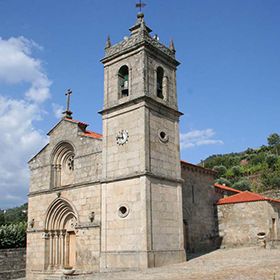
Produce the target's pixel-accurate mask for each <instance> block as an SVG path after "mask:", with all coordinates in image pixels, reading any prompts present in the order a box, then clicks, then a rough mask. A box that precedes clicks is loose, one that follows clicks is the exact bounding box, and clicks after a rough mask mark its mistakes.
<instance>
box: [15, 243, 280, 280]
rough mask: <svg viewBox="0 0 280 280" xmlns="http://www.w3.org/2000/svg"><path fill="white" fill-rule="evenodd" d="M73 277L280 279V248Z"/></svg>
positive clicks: (90, 279)
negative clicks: (142, 268)
mask: <svg viewBox="0 0 280 280" xmlns="http://www.w3.org/2000/svg"><path fill="white" fill-rule="evenodd" d="M74 279H75V280H109V279H110V280H140V279H141V280H167V279H168V280H225V279H227V280H280V249H262V248H236V249H220V250H217V251H213V252H211V253H208V254H205V255H202V256H192V259H191V260H189V261H188V262H184V263H180V264H174V265H169V266H165V267H157V268H150V269H147V270H143V271H127V272H112V273H96V274H95V275H91V276H88V277H80V276H78V277H74ZM18 280H19V279H18ZM21 280H24V279H21Z"/></svg>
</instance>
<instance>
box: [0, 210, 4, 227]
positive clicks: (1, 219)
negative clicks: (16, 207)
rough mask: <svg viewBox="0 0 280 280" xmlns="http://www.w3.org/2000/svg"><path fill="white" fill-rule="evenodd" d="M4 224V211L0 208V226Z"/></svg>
mask: <svg viewBox="0 0 280 280" xmlns="http://www.w3.org/2000/svg"><path fill="white" fill-rule="evenodd" d="M4 224H5V216H4V211H3V210H1V209H0V226H1V225H4Z"/></svg>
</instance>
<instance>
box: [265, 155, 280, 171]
mask: <svg viewBox="0 0 280 280" xmlns="http://www.w3.org/2000/svg"><path fill="white" fill-rule="evenodd" d="M277 160H278V157H277V156H276V155H273V154H268V155H267V156H266V159H265V161H266V163H267V165H268V167H269V168H273V167H274V166H275V164H276V163H277Z"/></svg>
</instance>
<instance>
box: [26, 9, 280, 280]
mask: <svg viewBox="0 0 280 280" xmlns="http://www.w3.org/2000/svg"><path fill="white" fill-rule="evenodd" d="M130 32H131V34H130V36H129V37H125V38H124V40H123V41H121V42H120V43H118V44H116V45H111V42H110V39H109V38H108V40H107V43H106V47H105V57H104V58H103V59H102V63H103V64H104V106H103V110H102V111H101V112H100V114H101V115H102V122H103V134H102V135H101V134H98V133H95V132H92V131H89V130H88V129H87V127H88V125H87V124H85V123H83V122H80V121H76V120H74V119H72V116H71V115H72V113H71V111H70V110H69V107H67V109H66V111H65V112H64V113H65V114H64V116H63V118H62V119H61V120H60V121H59V122H58V123H57V124H56V125H55V126H54V127H53V128H52V129H51V131H50V132H49V133H48V135H49V143H48V144H47V145H46V146H45V147H44V148H43V149H42V150H41V151H40V152H39V153H38V154H37V155H35V156H34V157H33V158H32V159H31V160H30V161H29V168H30V173H31V179H30V189H29V199H28V229H27V267H26V276H27V280H55V279H63V275H64V274H69V275H68V276H67V277H68V278H67V279H71V277H74V278H75V277H76V276H77V275H80V276H79V277H82V276H81V275H83V274H91V273H94V272H99V271H116V270H125V269H144V268H148V267H156V266H162V265H166V264H171V263H178V262H182V261H185V260H186V253H187V254H188V253H189V252H190V253H193V252H202V251H210V250H214V249H216V248H219V246H220V245H222V246H223V247H231V246H239V245H241V244H242V245H245V246H246V245H252V244H256V242H257V234H259V233H260V232H261V233H263V234H264V235H265V236H267V237H268V238H269V239H270V240H274V241H277V240H279V238H278V235H277V232H279V230H280V223H279V217H280V201H276V200H271V199H268V198H265V197H259V196H258V195H256V194H252V193H250V194H248V193H245V192H241V191H238V190H235V189H232V188H229V187H227V186H223V185H217V184H214V180H215V176H216V173H215V172H214V171H212V170H208V169H205V168H203V167H200V166H196V165H193V164H190V163H187V162H184V161H181V160H180V146H179V118H180V116H181V115H182V113H180V112H179V111H178V101H177V90H176V69H177V66H178V65H179V62H178V61H177V60H176V58H175V48H174V44H173V42H172V41H171V43H170V46H169V47H166V46H164V45H163V44H161V43H160V42H159V40H158V37H157V36H154V37H152V36H151V34H150V33H151V29H150V28H149V27H148V26H147V25H146V24H145V21H144V15H143V14H142V13H139V14H138V16H137V21H136V23H135V25H134V26H133V27H131V28H130ZM68 94H70V93H68ZM248 196H249V197H250V201H248V199H247V198H248ZM256 196H258V197H257V198H256ZM244 197H246V199H244ZM252 197H253V199H252ZM242 209H243V210H244V209H245V210H246V211H245V212H246V213H247V212H248V213H247V214H246V215H245V216H244V215H243V213H244V211H242ZM261 213H266V215H260V214H261ZM240 215H241V216H240ZM240 221H241V222H240ZM242 221H243V222H242ZM243 224H246V225H247V227H246V230H243V229H244V227H243ZM248 232H250V235H248ZM236 233H238V234H236ZM248 236H249V239H248ZM75 279H76V278H75Z"/></svg>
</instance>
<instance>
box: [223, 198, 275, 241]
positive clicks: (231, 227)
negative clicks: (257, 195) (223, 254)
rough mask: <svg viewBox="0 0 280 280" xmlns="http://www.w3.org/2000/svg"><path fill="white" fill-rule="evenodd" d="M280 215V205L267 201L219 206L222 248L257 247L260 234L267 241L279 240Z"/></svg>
mask: <svg viewBox="0 0 280 280" xmlns="http://www.w3.org/2000/svg"><path fill="white" fill-rule="evenodd" d="M279 213H280V206H279V203H277V204H271V203H269V202H267V201H255V202H245V203H233V204H225V205H218V216H219V231H220V236H221V237H222V246H223V247H239V246H254V245H257V244H258V238H257V234H258V233H260V232H264V233H265V234H266V240H267V241H270V240H274V239H276V240H277V239H278V236H277V234H278V232H280V231H279V230H280V227H279ZM278 235H279V234H278Z"/></svg>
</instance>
